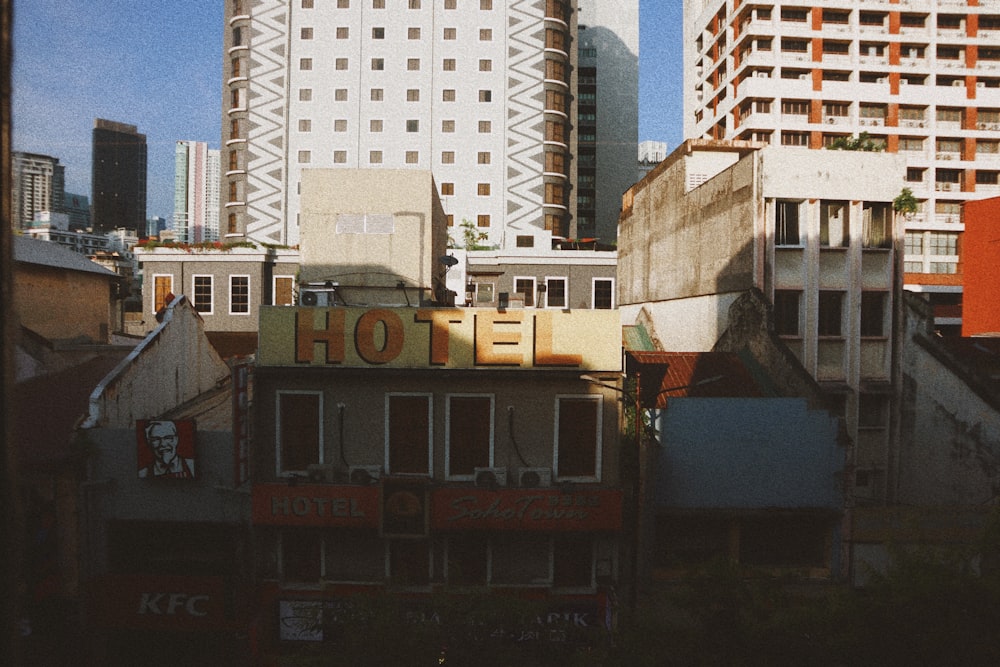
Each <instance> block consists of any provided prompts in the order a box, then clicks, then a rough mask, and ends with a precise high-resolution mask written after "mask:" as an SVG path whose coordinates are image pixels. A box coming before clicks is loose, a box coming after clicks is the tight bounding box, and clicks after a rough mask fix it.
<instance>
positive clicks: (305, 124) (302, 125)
mask: <svg viewBox="0 0 1000 667" xmlns="http://www.w3.org/2000/svg"><path fill="white" fill-rule="evenodd" d="M299 132H312V121H311V120H309V119H308V118H300V119H299Z"/></svg>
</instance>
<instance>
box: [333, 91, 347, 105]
mask: <svg viewBox="0 0 1000 667" xmlns="http://www.w3.org/2000/svg"><path fill="white" fill-rule="evenodd" d="M333 100H334V101H335V102H346V101H347V88H337V89H336V90H334V91H333Z"/></svg>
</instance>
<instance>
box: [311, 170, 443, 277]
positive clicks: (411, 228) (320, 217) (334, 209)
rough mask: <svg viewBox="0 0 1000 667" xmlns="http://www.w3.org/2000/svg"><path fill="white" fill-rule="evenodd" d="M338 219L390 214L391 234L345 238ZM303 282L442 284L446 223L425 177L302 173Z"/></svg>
mask: <svg viewBox="0 0 1000 667" xmlns="http://www.w3.org/2000/svg"><path fill="white" fill-rule="evenodd" d="M341 214H352V215H360V214H389V215H391V216H392V219H393V228H392V230H391V232H389V233H386V232H382V231H380V232H376V233H372V232H371V231H368V230H367V229H366V231H365V232H362V233H355V232H350V233H348V232H347V231H346V230H345V229H343V228H338V216H339V215H341ZM299 224H300V228H301V238H302V276H301V280H302V282H322V281H327V280H331V281H333V282H335V283H340V284H341V285H355V286H376V287H394V286H395V285H396V283H397V281H398V280H403V281H405V282H406V284H407V286H411V287H423V288H427V289H430V290H432V291H433V290H434V289H435V288H436V287H438V286H439V285H443V276H444V266H443V265H442V264H440V262H439V261H438V259H439V258H440V257H441V256H443V255H444V254H445V251H446V249H447V243H448V237H447V231H446V224H447V222H446V220H445V217H444V211H443V209H442V208H441V204H440V201H439V200H438V198H437V194H436V187H435V185H434V180H433V178H432V177H431V174H430V172H428V171H412V170H402V169H399V170H397V169H358V170H355V169H350V170H348V169H309V170H304V171H303V173H302V213H301V217H300V222H299Z"/></svg>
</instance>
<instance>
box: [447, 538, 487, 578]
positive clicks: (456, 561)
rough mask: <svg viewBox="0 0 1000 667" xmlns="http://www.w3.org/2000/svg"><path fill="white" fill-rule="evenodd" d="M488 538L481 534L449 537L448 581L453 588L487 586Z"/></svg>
mask: <svg viewBox="0 0 1000 667" xmlns="http://www.w3.org/2000/svg"><path fill="white" fill-rule="evenodd" d="M488 547H489V540H488V538H487V537H486V536H485V535H483V534H480V533H455V534H452V535H449V536H448V560H447V581H448V583H449V584H451V585H453V586H482V585H484V584H486V571H487V568H486V563H487V562H488V561H487V549H488Z"/></svg>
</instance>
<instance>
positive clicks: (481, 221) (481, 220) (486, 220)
mask: <svg viewBox="0 0 1000 667" xmlns="http://www.w3.org/2000/svg"><path fill="white" fill-rule="evenodd" d="M489 226H490V214H489V213H480V214H479V215H477V216H476V227H489ZM492 300H493V297H492V295H491V296H490V301H492Z"/></svg>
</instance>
